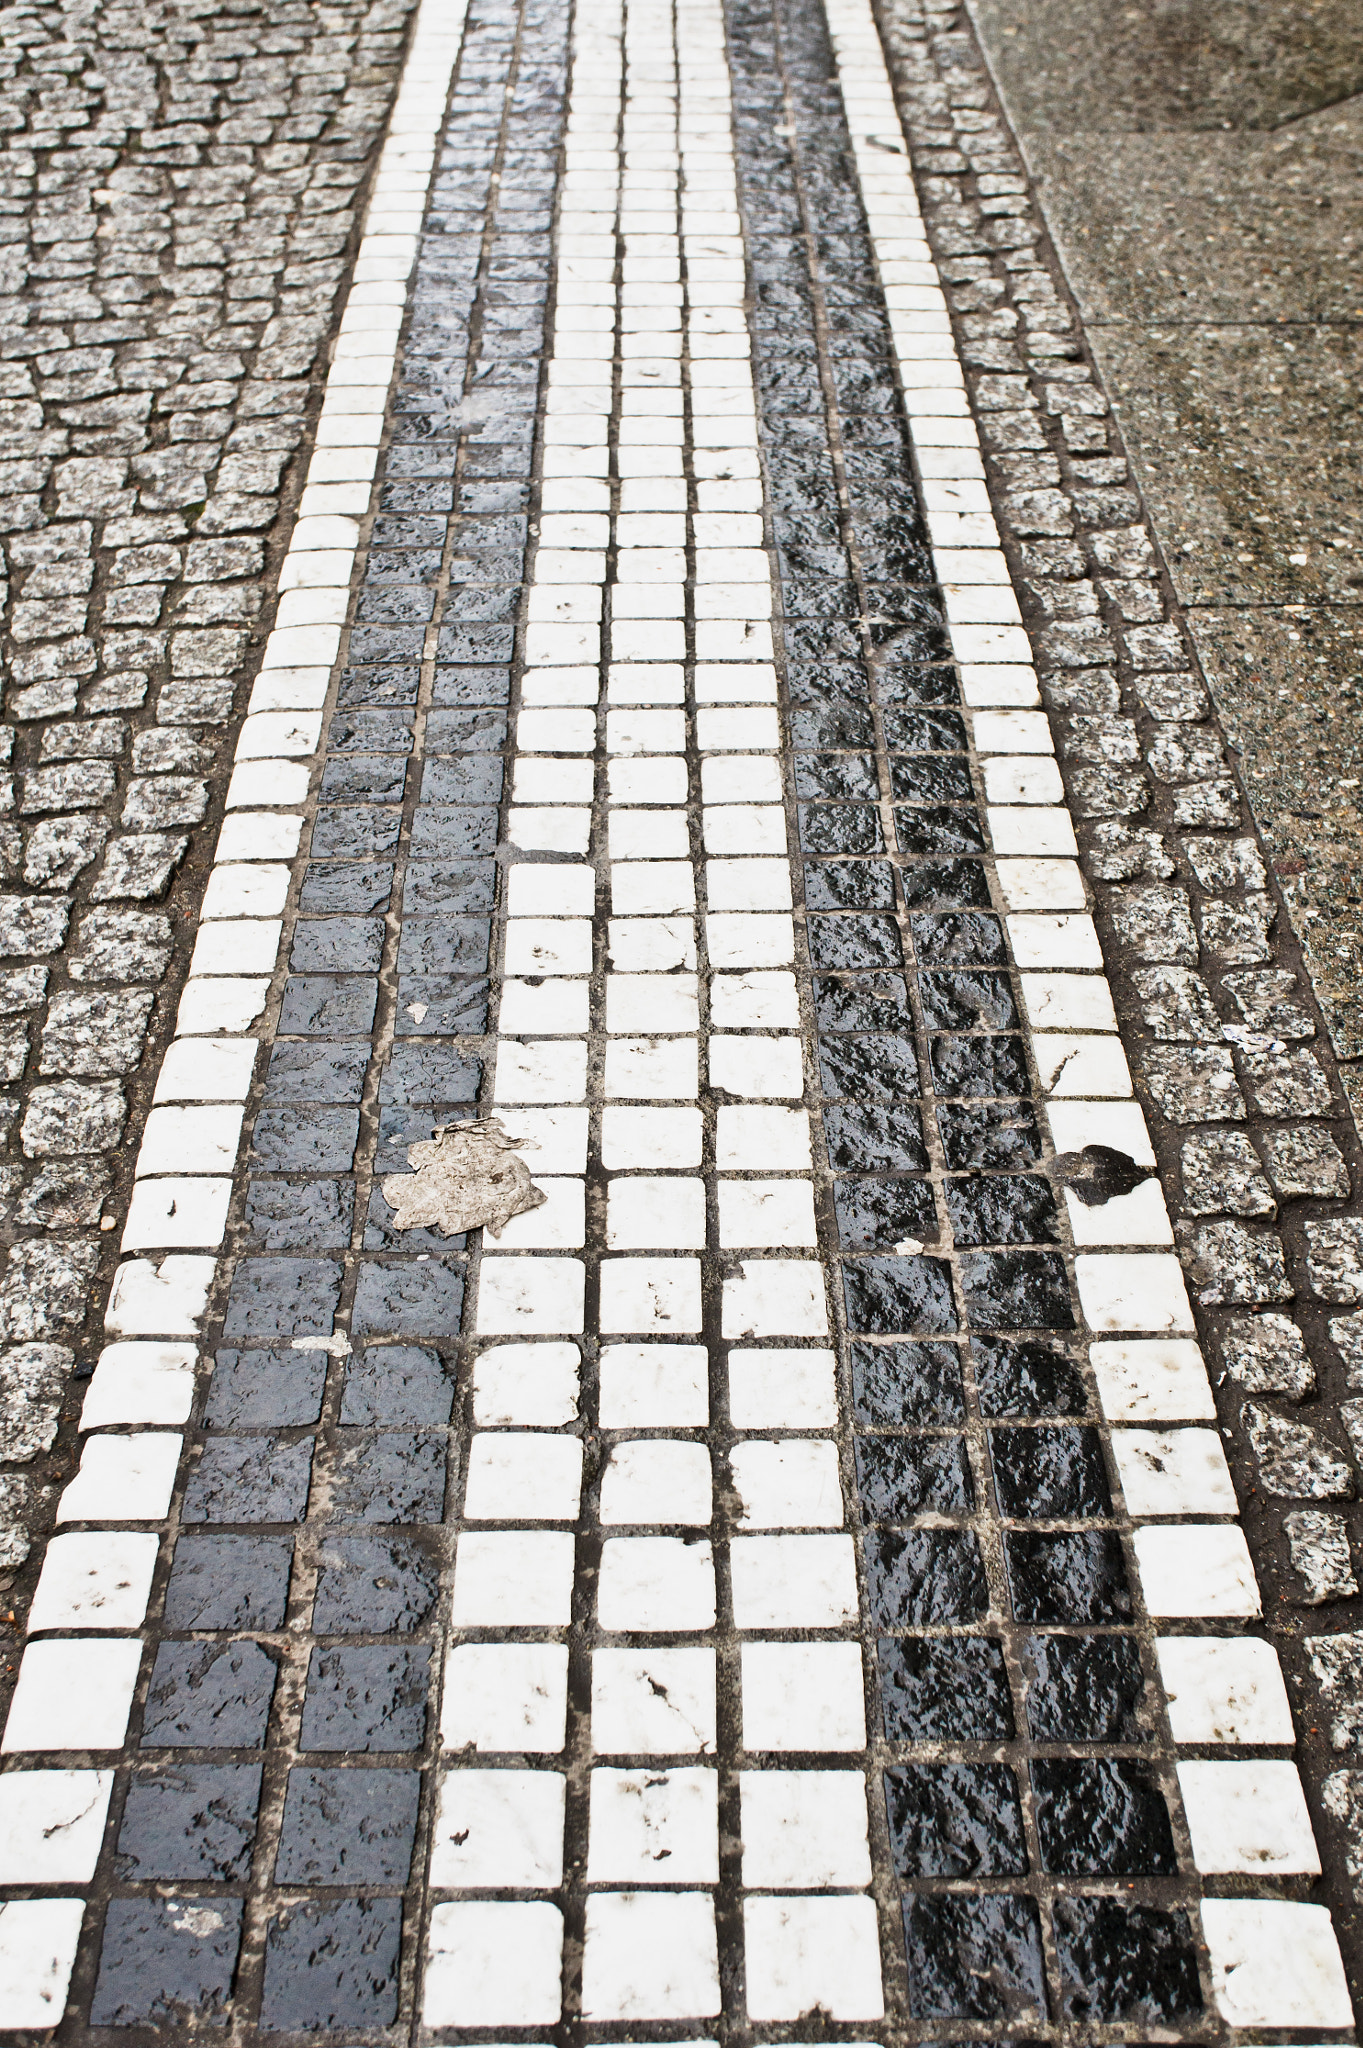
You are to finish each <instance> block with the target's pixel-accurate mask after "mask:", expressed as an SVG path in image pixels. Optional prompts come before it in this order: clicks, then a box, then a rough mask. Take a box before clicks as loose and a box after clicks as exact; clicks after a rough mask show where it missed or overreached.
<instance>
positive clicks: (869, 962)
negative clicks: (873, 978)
mask: <svg viewBox="0 0 1363 2048" xmlns="http://www.w3.org/2000/svg"><path fill="white" fill-rule="evenodd" d="M805 936H806V938H807V940H808V942H809V957H810V960H811V962H812V963H813V965H814V967H815V968H816V969H821V970H825V971H826V970H828V969H830V968H846V969H848V970H852V969H857V968H865V967H898V966H899V965H900V964H901V962H902V960H903V957H904V954H903V948H902V946H901V944H900V938H899V926H898V925H897V924H896V923H895V921H894V919H893V918H892V917H876V916H866V917H811V918H810V919H809V920H808V922H807V923H806V925H805Z"/></svg>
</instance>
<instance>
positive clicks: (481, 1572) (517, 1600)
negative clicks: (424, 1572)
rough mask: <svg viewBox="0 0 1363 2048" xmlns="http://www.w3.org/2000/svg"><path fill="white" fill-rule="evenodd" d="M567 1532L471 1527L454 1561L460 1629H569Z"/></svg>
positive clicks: (570, 1583) (455, 1617)
mask: <svg viewBox="0 0 1363 2048" xmlns="http://www.w3.org/2000/svg"><path fill="white" fill-rule="evenodd" d="M573 1541H574V1539H573V1537H572V1536H571V1535H570V1534H569V1533H568V1532H567V1531H566V1530H565V1531H559V1530H557V1529H516V1530H505V1531H501V1530H495V1531H494V1530H483V1529H466V1530H464V1531H463V1533H462V1534H461V1536H460V1538H459V1544H458V1549H457V1551H456V1553H455V1561H454V1603H453V1608H452V1614H451V1618H452V1620H453V1623H454V1626H455V1627H456V1628H564V1627H566V1626H567V1623H568V1621H569V1619H570V1616H571V1612H572V1598H573Z"/></svg>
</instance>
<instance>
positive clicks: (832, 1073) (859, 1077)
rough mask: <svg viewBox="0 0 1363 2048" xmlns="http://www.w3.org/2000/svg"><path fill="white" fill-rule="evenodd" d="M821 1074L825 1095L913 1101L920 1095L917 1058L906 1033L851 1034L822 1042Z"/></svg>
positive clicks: (832, 1097)
mask: <svg viewBox="0 0 1363 2048" xmlns="http://www.w3.org/2000/svg"><path fill="white" fill-rule="evenodd" d="M819 1076H820V1085H821V1086H822V1088H823V1092H824V1094H825V1096H827V1097H829V1098H830V1099H831V1100H834V1101H836V1100H837V1099H838V1098H839V1097H843V1098H845V1099H847V1100H849V1101H852V1102H858V1103H865V1102H901V1101H904V1100H906V1099H907V1100H909V1101H912V1100H913V1098H914V1097H915V1096H916V1095H917V1094H918V1059H917V1055H916V1054H915V1052H914V1047H913V1040H912V1039H911V1038H909V1037H907V1036H895V1037H892V1036H891V1035H890V1034H889V1033H886V1034H884V1035H883V1036H875V1037H869V1038H862V1037H858V1036H855V1035H853V1034H851V1033H847V1034H839V1035H838V1036H836V1037H830V1038H821V1039H820V1041H819Z"/></svg>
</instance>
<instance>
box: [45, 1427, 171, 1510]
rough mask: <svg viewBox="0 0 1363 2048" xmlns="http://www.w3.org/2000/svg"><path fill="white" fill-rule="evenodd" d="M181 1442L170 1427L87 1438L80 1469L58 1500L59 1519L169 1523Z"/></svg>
mask: <svg viewBox="0 0 1363 2048" xmlns="http://www.w3.org/2000/svg"><path fill="white" fill-rule="evenodd" d="M182 1442H183V1438H182V1437H181V1436H180V1435H179V1434H178V1432H176V1433H171V1432H170V1431H168V1430H139V1431H138V1432H137V1433H136V1434H135V1435H132V1436H92V1437H87V1438H86V1441H85V1447H84V1449H83V1450H82V1452H81V1460H80V1470H79V1471H78V1472H77V1474H76V1476H75V1478H74V1479H73V1480H71V1481H70V1483H69V1484H68V1485H67V1486H65V1487H64V1488H63V1489H62V1493H61V1496H60V1498H59V1499H58V1502H57V1515H56V1519H57V1521H58V1522H59V1523H61V1522H161V1521H164V1520H165V1518H166V1516H167V1514H168V1513H169V1512H170V1496H171V1493H172V1491H173V1489H174V1486H175V1474H176V1470H177V1468H178V1466H179V1463H180V1446H181V1444H182Z"/></svg>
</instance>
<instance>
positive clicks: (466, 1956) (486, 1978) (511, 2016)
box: [422, 1899, 563, 2027]
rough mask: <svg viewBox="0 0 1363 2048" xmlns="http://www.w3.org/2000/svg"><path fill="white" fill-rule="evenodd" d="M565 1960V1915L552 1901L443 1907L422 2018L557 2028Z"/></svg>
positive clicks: (435, 1926)
mask: <svg viewBox="0 0 1363 2048" xmlns="http://www.w3.org/2000/svg"><path fill="white" fill-rule="evenodd" d="M562 1965H563V1915H562V1914H561V1913H560V1911H559V1909H558V1907H557V1906H552V1905H550V1904H549V1903H548V1902H547V1901H546V1900H540V1899H531V1900H525V1901H521V1900H510V1899H507V1900H502V1899H463V1900H457V1901H449V1902H447V1903H446V1904H444V1905H438V1906H435V1907H434V1908H433V1909H432V1912H431V1932H430V1941H429V1944H428V1947H427V1952H426V1981H425V1996H424V2003H423V2008H422V2018H423V2020H424V2021H425V2024H426V2025H427V2026H428V2027H517V2026H526V2027H551V2026H553V2025H555V2024H556V2022H557V2020H558V2016H559V2011H560V2008H561V2004H562V1999H561V1995H560V1982H561V1975H562Z"/></svg>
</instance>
